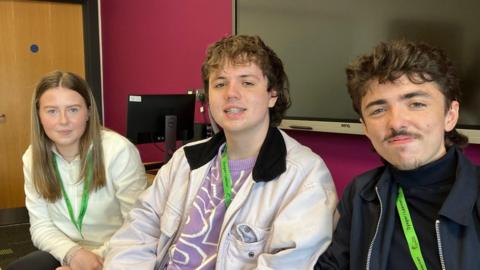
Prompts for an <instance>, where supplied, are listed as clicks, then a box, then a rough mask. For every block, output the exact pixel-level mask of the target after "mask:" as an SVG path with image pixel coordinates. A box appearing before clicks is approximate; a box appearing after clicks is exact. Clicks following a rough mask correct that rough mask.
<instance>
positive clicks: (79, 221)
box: [53, 151, 93, 238]
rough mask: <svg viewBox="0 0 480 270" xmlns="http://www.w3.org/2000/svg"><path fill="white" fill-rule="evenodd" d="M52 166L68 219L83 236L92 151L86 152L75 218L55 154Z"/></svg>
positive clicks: (91, 173) (90, 177)
mask: <svg viewBox="0 0 480 270" xmlns="http://www.w3.org/2000/svg"><path fill="white" fill-rule="evenodd" d="M53 167H54V169H55V175H56V176H57V179H58V181H59V182H60V187H61V189H62V194H63V198H64V199H65V204H66V205H67V209H68V214H69V216H70V220H71V221H72V223H73V225H75V228H77V230H78V232H79V233H80V235H81V236H82V238H83V234H82V224H83V218H84V217H85V213H86V212H87V207H88V199H89V195H90V185H91V183H92V178H93V159H92V152H91V151H90V152H89V153H88V154H87V168H86V172H85V174H86V175H85V179H84V181H83V193H82V202H81V204H80V212H79V213H78V218H77V219H75V215H74V213H73V208H72V203H71V202H70V198H69V197H68V194H67V192H66V191H65V186H64V184H63V180H62V177H61V176H60V172H59V170H58V164H57V159H56V157H55V155H54V156H53Z"/></svg>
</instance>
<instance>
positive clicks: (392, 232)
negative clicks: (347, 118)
mask: <svg viewBox="0 0 480 270" xmlns="http://www.w3.org/2000/svg"><path fill="white" fill-rule="evenodd" d="M346 74H347V86H348V91H349V94H350V97H351V98H352V103H353V107H354V109H355V111H356V112H357V113H358V114H359V116H360V120H361V122H362V124H363V128H364V132H365V134H366V136H367V137H368V138H369V139H370V141H371V143H372V145H373V147H374V148H375V150H376V152H377V153H378V154H379V155H380V157H381V158H382V160H383V161H384V166H381V167H379V168H376V169H373V170H371V171H368V172H366V173H364V174H362V175H360V176H358V177H356V178H355V179H354V180H353V181H352V182H351V183H350V184H349V186H348V187H347V188H346V189H345V191H344V193H343V197H342V199H341V201H340V202H339V204H338V206H337V214H338V215H337V217H339V220H338V223H337V226H336V229H335V232H334V236H333V240H332V243H331V245H330V246H329V248H328V249H327V251H326V252H325V253H323V254H322V255H321V257H320V258H319V260H318V262H317V264H316V266H315V269H367V270H380V269H385V270H386V269H388V270H405V269H455V270H467V269H480V256H479V254H478V250H480V218H479V216H480V199H479V198H480V196H479V194H480V168H479V167H478V166H476V165H474V164H472V163H471V162H470V161H469V160H468V158H467V157H466V156H465V155H464V153H463V151H462V149H463V148H464V147H465V146H466V144H467V142H468V139H467V138H466V137H465V136H464V135H462V134H460V133H459V132H457V130H456V129H455V125H456V123H457V120H458V117H459V107H460V103H459V98H460V86H459V80H458V78H457V76H456V74H455V71H454V68H453V65H452V62H451V61H450V60H449V59H448V57H447V56H446V54H445V53H444V52H443V51H442V50H440V49H438V48H434V47H432V46H430V45H428V44H425V43H414V42H409V41H405V40H399V41H389V42H383V43H380V44H379V45H378V46H376V47H375V48H374V49H373V52H372V53H370V54H366V55H363V56H361V57H359V58H358V59H356V60H354V61H353V62H352V63H351V64H350V65H349V66H348V67H347V69H346Z"/></svg>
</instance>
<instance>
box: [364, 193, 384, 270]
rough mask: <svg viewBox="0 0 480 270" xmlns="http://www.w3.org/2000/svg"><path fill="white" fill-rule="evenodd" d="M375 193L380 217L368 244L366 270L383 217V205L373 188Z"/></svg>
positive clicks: (368, 266)
mask: <svg viewBox="0 0 480 270" xmlns="http://www.w3.org/2000/svg"><path fill="white" fill-rule="evenodd" d="M375 193H376V194H377V198H378V201H379V202H380V216H379V218H378V222H377V228H376V229H375V234H374V235H373V239H372V242H371V243H370V247H369V248H368V255H367V264H366V267H365V269H366V270H368V269H370V259H371V257H372V249H373V243H374V242H375V239H376V238H377V234H378V228H379V227H380V221H381V220H382V215H383V204H382V200H381V199H380V195H379V194H378V187H375Z"/></svg>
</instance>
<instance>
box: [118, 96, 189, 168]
mask: <svg viewBox="0 0 480 270" xmlns="http://www.w3.org/2000/svg"><path fill="white" fill-rule="evenodd" d="M194 115H195V95H193V94H192V95H190V94H185V95H183V94H180V95H129V96H128V112H127V138H128V139H129V140H130V141H131V142H132V143H134V144H144V143H157V142H163V143H164V149H163V151H164V162H167V161H168V160H169V159H170V158H171V156H172V154H173V152H174V151H175V149H176V141H177V140H182V141H187V140H191V139H192V138H193V131H194Z"/></svg>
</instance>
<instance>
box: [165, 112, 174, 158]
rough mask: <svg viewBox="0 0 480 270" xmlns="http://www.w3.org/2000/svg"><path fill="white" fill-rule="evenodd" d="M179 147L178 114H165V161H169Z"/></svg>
mask: <svg viewBox="0 0 480 270" xmlns="http://www.w3.org/2000/svg"><path fill="white" fill-rule="evenodd" d="M176 148H177V116H176V115H166V116H165V141H164V143H163V149H164V150H165V151H164V152H163V163H167V162H168V161H169V160H170V158H171V157H172V155H173V153H174V152H175V150H176Z"/></svg>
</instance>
